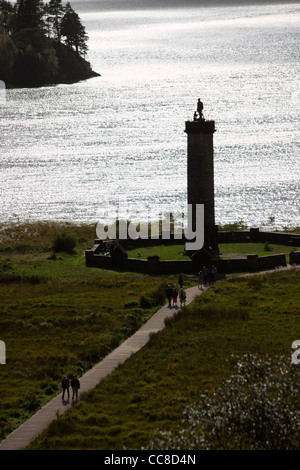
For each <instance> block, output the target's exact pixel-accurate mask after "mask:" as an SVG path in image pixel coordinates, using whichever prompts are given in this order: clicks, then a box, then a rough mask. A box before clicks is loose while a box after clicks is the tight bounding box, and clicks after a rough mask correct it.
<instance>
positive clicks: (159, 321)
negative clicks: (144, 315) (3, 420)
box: [0, 286, 203, 450]
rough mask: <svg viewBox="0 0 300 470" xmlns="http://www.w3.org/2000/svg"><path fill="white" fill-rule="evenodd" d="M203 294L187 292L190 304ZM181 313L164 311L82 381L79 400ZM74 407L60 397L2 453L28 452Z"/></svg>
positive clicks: (2, 445)
mask: <svg viewBox="0 0 300 470" xmlns="http://www.w3.org/2000/svg"><path fill="white" fill-rule="evenodd" d="M201 292H203V291H201V290H199V289H198V287H197V286H196V287H191V288H189V289H186V294H187V299H186V304H188V303H190V302H192V300H194V298H195V297H196V296H197V295H199V294H201ZM178 310H180V308H169V307H168V305H165V306H163V307H161V308H160V309H159V310H158V311H157V312H156V313H155V314H154V315H153V316H152V317H151V318H150V320H148V321H147V322H146V323H145V324H144V325H143V326H142V327H141V328H140V329H139V330H138V331H137V332H136V333H134V334H133V335H132V336H131V337H130V338H128V339H127V340H126V341H124V342H123V343H122V344H121V345H120V346H118V347H117V348H116V349H115V350H113V351H112V352H111V353H110V354H108V355H107V356H106V357H105V358H104V359H103V360H102V361H101V362H99V363H98V364H96V365H95V366H94V367H93V368H92V369H90V370H89V371H88V372H86V373H85V374H84V375H83V376H82V377H80V390H79V392H80V393H79V398H80V394H82V393H85V392H88V391H89V390H91V389H93V388H94V387H96V385H98V384H99V382H101V380H102V379H103V378H104V377H106V376H107V375H108V374H110V373H111V372H112V371H113V370H114V369H115V368H116V367H117V366H118V365H120V364H122V363H123V362H125V361H126V360H127V359H128V358H129V357H130V356H131V355H132V354H134V353H136V352H137V351H139V350H140V349H141V348H142V347H143V346H144V345H145V344H146V343H147V342H148V341H149V338H150V336H149V335H150V334H151V333H156V332H158V331H160V330H162V329H163V328H164V326H165V319H166V318H168V317H172V316H173V315H174V314H175V313H176V312H178ZM70 395H71V394H70ZM70 398H71V397H70ZM71 405H72V404H71V402H69V401H64V402H63V401H62V393H60V394H59V395H58V396H56V397H55V398H53V399H52V400H50V401H49V402H48V403H47V404H46V405H45V406H43V407H42V408H41V409H40V410H39V411H37V413H35V414H34V415H33V416H32V417H31V418H29V419H28V420H27V421H25V422H24V423H23V424H21V426H20V427H18V428H17V429H15V430H14V431H13V432H12V433H11V434H10V435H9V436H7V437H6V438H5V439H4V440H3V441H2V442H1V443H0V450H22V449H24V448H25V447H26V446H27V445H28V444H29V443H30V442H31V441H32V440H33V439H34V438H35V437H36V436H38V435H39V434H40V433H41V432H42V431H43V430H44V429H46V428H47V427H48V426H49V424H50V423H51V422H52V421H53V420H54V419H56V418H57V416H58V415H61V414H62V413H64V412H65V411H66V410H67V409H68V408H69V407H70V406H71Z"/></svg>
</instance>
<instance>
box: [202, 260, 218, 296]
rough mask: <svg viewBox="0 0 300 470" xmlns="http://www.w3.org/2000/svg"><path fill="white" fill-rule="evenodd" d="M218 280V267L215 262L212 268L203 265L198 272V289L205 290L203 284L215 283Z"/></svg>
mask: <svg viewBox="0 0 300 470" xmlns="http://www.w3.org/2000/svg"><path fill="white" fill-rule="evenodd" d="M216 280H217V268H216V266H215V265H214V264H213V265H212V266H211V267H210V268H207V267H206V266H203V268H202V270H201V271H199V272H198V289H201V290H203V286H207V285H211V284H214V283H215V282H216Z"/></svg>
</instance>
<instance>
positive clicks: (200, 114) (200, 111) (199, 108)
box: [197, 98, 204, 120]
mask: <svg viewBox="0 0 300 470" xmlns="http://www.w3.org/2000/svg"><path fill="white" fill-rule="evenodd" d="M197 113H198V119H200V120H202V119H204V116H203V103H202V101H201V100H200V98H198V103H197Z"/></svg>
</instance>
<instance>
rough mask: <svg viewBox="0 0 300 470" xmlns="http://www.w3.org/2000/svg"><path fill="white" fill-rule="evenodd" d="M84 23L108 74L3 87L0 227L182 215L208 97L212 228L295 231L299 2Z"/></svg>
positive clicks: (90, 16) (90, 15)
mask: <svg viewBox="0 0 300 470" xmlns="http://www.w3.org/2000/svg"><path fill="white" fill-rule="evenodd" d="M75 9H76V6H75ZM80 17H81V19H82V21H83V23H84V24H85V26H86V29H87V32H88V34H89V38H90V40H89V53H88V59H89V60H90V62H91V64H92V66H93V69H94V70H96V71H97V72H99V73H101V77H97V78H94V79H91V80H87V81H84V82H81V83H78V84H72V85H59V86H55V87H43V88H39V89H15V90H8V91H7V103H6V105H5V106H2V108H1V111H0V129H1V140H0V152H1V160H0V168H1V173H0V181H1V206H0V222H11V221H16V220H37V219H38V220H68V221H71V222H79V221H82V222H83V221H84V222H96V221H98V217H99V214H100V213H101V210H102V208H103V207H104V206H107V205H113V204H116V203H117V202H118V201H119V200H120V199H122V201H124V200H125V201H127V204H128V206H129V208H130V210H131V211H137V210H141V211H142V212H143V211H144V213H146V212H147V211H148V210H149V208H153V207H160V208H162V207H163V208H164V207H165V208H166V209H169V207H170V205H171V206H173V207H174V208H175V207H176V208H179V207H185V201H186V194H187V189H186V187H187V180H186V160H187V155H186V146H187V136H186V134H185V133H184V131H183V130H184V126H185V121H186V120H188V119H192V117H193V112H194V110H195V106H196V102H197V99H198V97H200V98H201V99H202V100H203V102H204V114H205V117H206V119H214V120H215V122H216V128H217V132H216V133H215V134H214V146H215V153H214V156H215V206H216V222H217V223H226V222H233V221H237V220H240V219H243V220H244V221H245V222H246V223H247V224H248V225H250V226H264V224H267V223H268V220H270V218H274V217H275V224H274V225H273V226H274V227H284V226H296V225H298V226H299V225H300V214H299V181H300V169H299V168H300V167H299V136H300V128H299V111H300V109H299V108H300V107H299V97H300V94H299V90H300V83H299V82H300V80H299V63H300V61H299V25H300V8H299V6H297V4H290V5H289V4H285V5H276V6H275V5H273V6H270V5H269V6H262V5H261V6H243V7H238V6H235V7H227V8H224V7H210V8H203V7H202V8H180V9H163V10H141V11H126V12H122V11H116V10H114V11H106V12H101V11H98V12H96V11H93V12H89V11H80ZM124 207H125V206H124ZM120 215H122V214H120Z"/></svg>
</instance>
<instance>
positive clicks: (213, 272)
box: [210, 264, 217, 284]
mask: <svg viewBox="0 0 300 470" xmlns="http://www.w3.org/2000/svg"><path fill="white" fill-rule="evenodd" d="M210 272H211V282H212V284H214V283H215V282H216V281H217V268H216V267H215V265H214V264H213V265H212V267H211V270H210Z"/></svg>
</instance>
